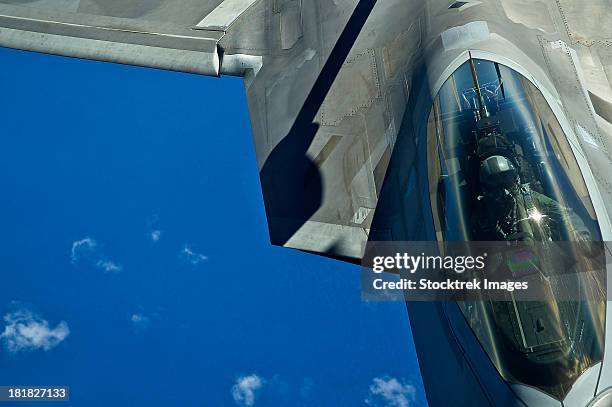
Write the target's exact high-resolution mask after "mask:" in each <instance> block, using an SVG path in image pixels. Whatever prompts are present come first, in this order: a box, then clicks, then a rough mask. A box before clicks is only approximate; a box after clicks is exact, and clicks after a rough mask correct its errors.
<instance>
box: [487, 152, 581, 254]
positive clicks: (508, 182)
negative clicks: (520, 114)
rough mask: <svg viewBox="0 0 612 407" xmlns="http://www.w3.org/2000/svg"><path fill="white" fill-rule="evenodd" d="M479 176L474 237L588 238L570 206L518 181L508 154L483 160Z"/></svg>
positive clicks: (529, 238)
mask: <svg viewBox="0 0 612 407" xmlns="http://www.w3.org/2000/svg"><path fill="white" fill-rule="evenodd" d="M479 178H480V185H481V192H482V194H481V195H480V196H479V197H478V202H479V205H478V206H479V208H478V209H479V210H478V211H477V214H476V216H478V218H477V221H476V229H477V230H476V232H477V234H476V236H478V240H506V241H510V240H521V241H544V240H556V241H558V240H571V241H578V242H585V241H590V240H592V237H591V234H590V233H589V230H588V228H587V227H586V226H585V224H584V222H583V221H582V219H580V217H579V216H578V215H577V214H576V213H575V212H574V211H573V210H571V209H570V208H566V207H564V206H563V205H561V204H559V203H558V202H557V201H555V200H553V199H551V198H549V197H548V196H546V195H544V194H541V193H539V192H537V191H534V190H532V189H531V188H530V186H529V184H521V180H520V177H519V174H518V171H517V170H516V167H515V166H514V164H512V162H511V161H510V160H509V159H508V158H506V157H504V156H501V155H493V156H490V157H488V158H486V159H485V160H483V161H482V162H481V165H480V174H479Z"/></svg>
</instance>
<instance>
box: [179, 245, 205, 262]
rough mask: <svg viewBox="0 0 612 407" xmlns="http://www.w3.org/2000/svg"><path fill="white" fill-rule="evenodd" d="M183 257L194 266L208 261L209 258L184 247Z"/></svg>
mask: <svg viewBox="0 0 612 407" xmlns="http://www.w3.org/2000/svg"><path fill="white" fill-rule="evenodd" d="M181 257H182V258H183V259H185V261H187V262H189V263H191V264H193V265H194V266H195V265H198V264H200V263H202V262H204V261H206V260H208V257H207V256H204V255H203V254H201V253H198V252H195V251H193V250H192V249H191V248H190V247H189V246H185V247H183V250H181Z"/></svg>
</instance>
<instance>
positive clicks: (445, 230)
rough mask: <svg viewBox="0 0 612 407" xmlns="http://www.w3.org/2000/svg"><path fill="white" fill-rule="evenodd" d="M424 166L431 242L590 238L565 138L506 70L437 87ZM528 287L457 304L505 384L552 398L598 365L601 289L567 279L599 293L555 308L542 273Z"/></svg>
mask: <svg viewBox="0 0 612 407" xmlns="http://www.w3.org/2000/svg"><path fill="white" fill-rule="evenodd" d="M427 166H428V182H429V195H430V203H431V208H432V214H433V220H434V227H435V231H436V236H437V239H438V240H439V241H508V242H512V241H520V242H550V244H554V242H571V243H570V246H571V247H573V246H575V247H576V253H581V250H583V248H584V246H585V244H587V245H588V242H592V241H598V240H601V235H600V229H599V225H598V222H597V217H596V215H595V210H594V208H593V205H592V202H591V199H590V197H589V193H588V190H587V186H586V184H585V182H584V179H583V177H582V172H581V170H580V168H579V166H578V162H577V161H576V158H575V156H574V152H573V150H572V147H571V145H570V142H569V140H568V138H567V136H566V134H565V133H564V132H563V130H562V128H561V126H560V124H559V122H558V120H557V118H556V117H555V115H554V113H553V112H552V110H551V109H550V107H549V105H548V103H547V102H546V100H545V98H544V96H543V95H542V93H541V92H540V91H539V90H538V89H537V88H536V87H535V86H534V85H533V84H532V83H531V82H530V81H529V80H527V79H526V78H525V77H523V76H522V75H520V74H518V73H517V72H515V71H514V70H512V69H511V68H508V67H507V66H504V65H501V64H498V63H495V62H491V61H486V60H479V59H470V60H468V61H467V62H465V63H464V64H463V65H461V66H460V67H459V68H458V69H457V70H456V71H455V72H454V73H453V74H452V75H451V77H450V78H449V79H448V80H446V82H445V83H444V85H443V86H442V88H441V89H440V91H439V93H438V95H437V96H436V97H435V99H434V103H433V107H432V109H431V112H430V115H429V119H428V123H427ZM580 258H585V256H580ZM581 261H583V260H581ZM584 261H587V262H588V259H586V260H584ZM542 263H544V261H542ZM587 266H588V265H587ZM587 279H588V278H587ZM535 280H537V281H540V282H539V283H538V284H541V286H542V292H543V297H542V298H543V300H542V301H541V302H540V301H538V302H533V301H531V302H524V301H520V298H517V297H516V296H514V295H513V296H511V298H508V301H498V302H491V301H479V302H460V303H459V307H460V309H461V311H462V312H463V315H464V317H465V319H466V321H467V323H468V324H469V325H470V327H471V329H472V331H473V332H474V334H475V335H476V337H477V338H478V340H479V341H480V344H481V345H482V347H483V348H484V350H485V351H486V353H487V354H488V356H489V358H490V360H491V362H492V363H493V364H494V365H495V367H496V368H497V370H498V372H499V373H500V375H501V376H502V377H503V378H504V379H505V380H507V381H509V382H511V383H520V384H524V385H528V386H532V387H535V388H538V389H540V390H541V391H543V392H545V393H547V394H549V395H551V396H553V397H555V398H557V399H559V400H562V399H563V398H564V397H565V395H566V394H567V392H568V391H569V390H570V389H571V387H572V385H573V383H574V382H575V381H576V379H577V378H578V377H579V376H580V375H581V374H582V373H583V372H584V371H585V370H586V369H588V368H589V367H591V366H593V365H594V364H596V363H597V362H599V361H601V360H602V356H603V344H604V319H605V290H604V289H603V288H602V287H599V286H595V285H594V284H593V283H592V282H590V281H586V280H585V278H584V277H583V276H581V275H578V274H577V276H576V277H575V280H573V283H572V284H575V285H576V286H579V287H581V288H580V289H583V288H586V289H589V290H595V291H596V292H601V295H600V296H595V297H593V296H590V297H589V300H588V301H586V300H579V299H578V300H576V301H559V300H556V299H555V286H554V284H555V276H554V272H552V273H551V271H550V270H545V269H544V267H543V268H542V270H541V271H540V276H536V278H535ZM565 281H566V283H567V279H566V280H565ZM593 298H600V300H593Z"/></svg>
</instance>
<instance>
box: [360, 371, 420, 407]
mask: <svg viewBox="0 0 612 407" xmlns="http://www.w3.org/2000/svg"><path fill="white" fill-rule="evenodd" d="M415 393H416V389H415V387H414V386H413V385H411V384H407V383H405V382H404V381H399V380H397V379H396V378H393V377H388V376H385V377H377V378H375V379H374V380H372V384H371V385H370V394H369V396H368V398H367V399H366V404H368V405H371V406H385V407H409V406H410V404H411V402H412V401H413V400H414V396H415Z"/></svg>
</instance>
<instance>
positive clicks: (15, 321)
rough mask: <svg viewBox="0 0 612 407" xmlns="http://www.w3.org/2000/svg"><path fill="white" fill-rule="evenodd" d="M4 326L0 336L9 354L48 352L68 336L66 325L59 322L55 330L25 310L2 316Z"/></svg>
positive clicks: (68, 331)
mask: <svg viewBox="0 0 612 407" xmlns="http://www.w3.org/2000/svg"><path fill="white" fill-rule="evenodd" d="M4 322H5V323H6V326H5V327H4V331H3V332H2V334H0V340H2V342H4V345H5V347H6V349H7V350H8V351H9V352H12V353H17V352H21V351H24V352H26V351H33V350H37V349H44V350H50V349H52V348H54V347H55V346H57V345H58V344H59V343H60V342H62V341H63V340H64V339H66V337H67V336H68V335H69V334H70V330H69V329H68V324H67V323H66V322H64V321H62V322H60V323H59V324H57V325H56V326H55V328H50V327H49V322H47V321H46V320H44V319H42V318H41V317H40V316H39V315H36V314H34V313H33V312H31V311H30V310H27V309H19V310H17V311H15V312H11V313H8V314H6V315H5V316H4Z"/></svg>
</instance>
